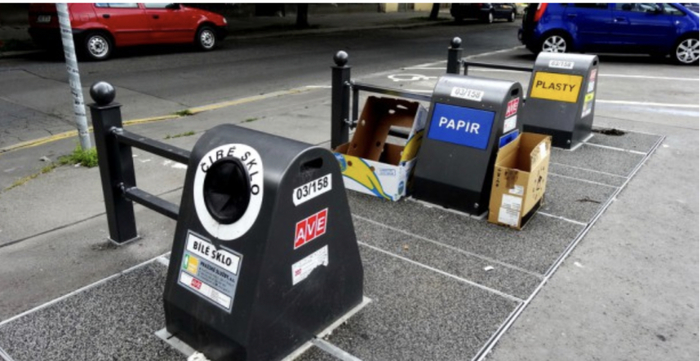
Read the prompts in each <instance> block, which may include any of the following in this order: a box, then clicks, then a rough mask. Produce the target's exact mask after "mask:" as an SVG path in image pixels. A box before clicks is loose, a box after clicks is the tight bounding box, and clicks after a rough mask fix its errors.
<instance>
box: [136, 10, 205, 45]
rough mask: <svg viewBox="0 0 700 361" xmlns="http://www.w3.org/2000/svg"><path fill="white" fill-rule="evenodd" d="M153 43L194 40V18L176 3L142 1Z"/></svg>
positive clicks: (195, 26)
mask: <svg viewBox="0 0 700 361" xmlns="http://www.w3.org/2000/svg"><path fill="white" fill-rule="evenodd" d="M143 7H144V12H145V13H146V17H147V18H148V21H149V23H150V27H151V30H152V32H151V37H152V39H153V42H155V43H187V42H192V41H194V32H195V31H196V30H197V29H196V28H197V23H196V20H195V19H194V18H193V17H192V16H187V14H186V12H185V11H184V10H183V9H182V8H181V7H180V5H178V4H167V3H144V4H143Z"/></svg>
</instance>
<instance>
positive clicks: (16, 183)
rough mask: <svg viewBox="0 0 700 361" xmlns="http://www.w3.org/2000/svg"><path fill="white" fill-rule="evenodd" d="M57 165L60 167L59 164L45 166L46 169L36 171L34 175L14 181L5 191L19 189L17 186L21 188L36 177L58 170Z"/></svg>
mask: <svg viewBox="0 0 700 361" xmlns="http://www.w3.org/2000/svg"><path fill="white" fill-rule="evenodd" d="M59 165H60V164H56V163H53V162H52V163H51V164H49V165H47V166H46V167H44V168H41V170H40V171H38V172H36V173H34V174H31V175H28V176H26V177H22V178H20V179H18V180H16V181H15V182H14V183H12V185H11V186H9V187H7V188H5V191H9V190H10V189H12V188H17V187H19V186H21V185H24V184H25V183H27V182H29V181H30V180H32V179H34V178H36V177H38V176H40V175H42V174H46V173H49V172H51V171H52V170H54V169H56V168H58V166H59Z"/></svg>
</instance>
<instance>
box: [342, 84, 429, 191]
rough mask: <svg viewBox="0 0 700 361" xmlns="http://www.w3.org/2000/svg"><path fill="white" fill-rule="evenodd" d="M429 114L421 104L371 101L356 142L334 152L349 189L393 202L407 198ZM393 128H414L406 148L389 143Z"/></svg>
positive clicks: (387, 99) (359, 120) (356, 136)
mask: <svg viewBox="0 0 700 361" xmlns="http://www.w3.org/2000/svg"><path fill="white" fill-rule="evenodd" d="M427 113H428V112H427V110H426V109H425V107H423V106H422V105H420V104H419V103H417V102H411V101H408V100H403V99H394V98H378V97H373V96H371V97H369V98H367V101H366V102H365V106H364V108H363V109H362V114H361V115H360V119H358V124H357V129H356V130H355V134H354V135H353V137H352V140H351V141H350V142H349V143H345V144H342V145H340V146H338V147H337V148H336V149H334V152H335V156H336V158H337V159H338V163H340V170H341V171H342V173H343V182H344V183H345V188H348V189H352V190H354V191H358V192H361V193H366V194H370V195H373V196H375V197H379V198H383V199H387V200H391V201H397V200H399V199H401V197H403V196H405V195H406V194H407V190H408V188H409V184H408V183H409V181H410V176H411V172H412V171H413V167H414V166H415V163H416V155H417V153H418V149H419V148H420V144H421V142H422V141H423V135H424V130H425V125H426V118H427ZM392 126H393V127H400V128H406V129H410V132H409V135H408V140H407V141H406V142H405V143H406V144H405V145H398V144H391V143H387V139H388V137H389V130H390V129H391V127H392Z"/></svg>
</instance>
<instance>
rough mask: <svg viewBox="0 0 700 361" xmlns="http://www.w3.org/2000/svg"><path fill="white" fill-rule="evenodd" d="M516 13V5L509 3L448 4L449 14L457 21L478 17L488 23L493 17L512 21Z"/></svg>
mask: <svg viewBox="0 0 700 361" xmlns="http://www.w3.org/2000/svg"><path fill="white" fill-rule="evenodd" d="M516 14H517V7H516V6H515V4H511V3H494V4H487V3H453V4H452V5H451V6H450V15H452V17H453V18H455V20H457V21H462V20H464V19H479V20H481V21H482V22H485V23H489V24H490V23H492V22H493V20H494V19H506V20H508V21H510V22H513V21H515V15H516Z"/></svg>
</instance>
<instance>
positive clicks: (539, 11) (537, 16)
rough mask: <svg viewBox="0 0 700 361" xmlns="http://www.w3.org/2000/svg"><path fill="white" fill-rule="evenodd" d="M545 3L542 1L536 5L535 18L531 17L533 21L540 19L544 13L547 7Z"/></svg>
mask: <svg viewBox="0 0 700 361" xmlns="http://www.w3.org/2000/svg"><path fill="white" fill-rule="evenodd" d="M547 5H548V4H546V3H542V4H539V5H537V11H535V18H534V19H532V21H534V22H538V21H540V18H541V17H542V15H543V14H544V11H545V10H546V9H547Z"/></svg>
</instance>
